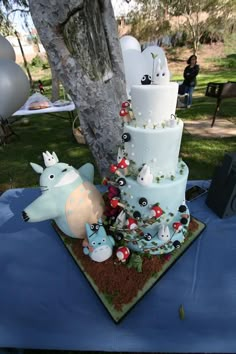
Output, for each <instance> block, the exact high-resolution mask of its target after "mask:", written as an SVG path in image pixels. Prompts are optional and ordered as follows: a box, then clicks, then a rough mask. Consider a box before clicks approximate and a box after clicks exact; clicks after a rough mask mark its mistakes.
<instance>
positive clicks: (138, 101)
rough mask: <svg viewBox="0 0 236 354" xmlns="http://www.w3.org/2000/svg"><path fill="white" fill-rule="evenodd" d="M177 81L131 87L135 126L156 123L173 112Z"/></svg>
mask: <svg viewBox="0 0 236 354" xmlns="http://www.w3.org/2000/svg"><path fill="white" fill-rule="evenodd" d="M177 96H178V84H177V82H170V83H168V84H166V85H134V86H132V88H131V100H132V109H133V113H134V117H135V122H136V124H137V126H139V127H143V125H147V124H148V125H150V124H157V123H161V122H163V121H165V120H169V119H170V118H171V115H172V114H175V110H176V103H177Z"/></svg>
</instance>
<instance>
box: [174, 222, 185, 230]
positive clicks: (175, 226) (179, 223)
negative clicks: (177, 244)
mask: <svg viewBox="0 0 236 354" xmlns="http://www.w3.org/2000/svg"><path fill="white" fill-rule="evenodd" d="M172 226H173V229H174V230H175V232H180V231H181V230H182V228H183V225H182V224H181V222H178V221H176V222H174V223H173V225H172Z"/></svg>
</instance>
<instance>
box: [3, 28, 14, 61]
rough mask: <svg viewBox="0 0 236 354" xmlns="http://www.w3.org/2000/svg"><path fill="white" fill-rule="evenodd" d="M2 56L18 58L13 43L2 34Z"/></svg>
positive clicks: (8, 58) (11, 58) (12, 58)
mask: <svg viewBox="0 0 236 354" xmlns="http://www.w3.org/2000/svg"><path fill="white" fill-rule="evenodd" d="M0 58H1V59H7V60H13V61H15V60H16V53H15V51H14V48H13V47H12V45H11V43H10V42H9V41H8V40H7V39H6V38H5V37H3V36H2V35H1V34H0Z"/></svg>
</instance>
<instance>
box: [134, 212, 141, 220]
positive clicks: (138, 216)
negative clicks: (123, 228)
mask: <svg viewBox="0 0 236 354" xmlns="http://www.w3.org/2000/svg"><path fill="white" fill-rule="evenodd" d="M133 217H134V218H135V219H139V218H141V213H140V212H139V211H137V210H135V211H134V213H133Z"/></svg>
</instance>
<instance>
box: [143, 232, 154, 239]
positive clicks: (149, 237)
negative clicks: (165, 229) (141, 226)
mask: <svg viewBox="0 0 236 354" xmlns="http://www.w3.org/2000/svg"><path fill="white" fill-rule="evenodd" d="M143 238H144V239H145V240H146V241H151V240H152V235H151V234H150V233H149V232H147V233H146V234H144V236H143Z"/></svg>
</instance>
